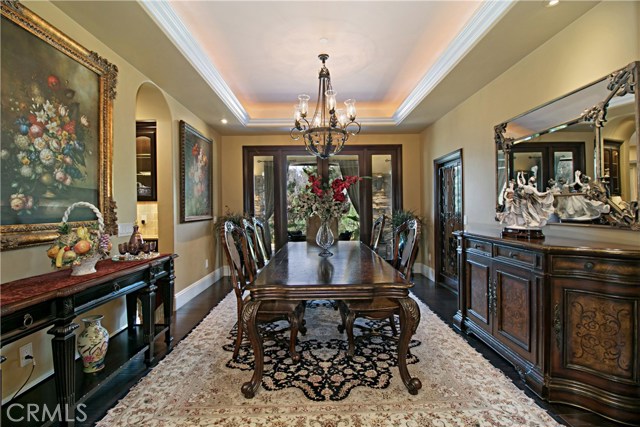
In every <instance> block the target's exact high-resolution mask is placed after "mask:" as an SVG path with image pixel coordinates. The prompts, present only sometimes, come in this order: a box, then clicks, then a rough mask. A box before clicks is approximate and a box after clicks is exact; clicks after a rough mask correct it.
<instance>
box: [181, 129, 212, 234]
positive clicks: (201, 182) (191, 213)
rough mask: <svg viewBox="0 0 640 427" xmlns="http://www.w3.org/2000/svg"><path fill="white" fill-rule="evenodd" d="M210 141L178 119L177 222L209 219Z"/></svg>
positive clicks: (210, 198)
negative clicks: (178, 219) (178, 178)
mask: <svg viewBox="0 0 640 427" xmlns="http://www.w3.org/2000/svg"><path fill="white" fill-rule="evenodd" d="M212 144H213V142H212V141H211V140H210V139H208V138H205V137H204V136H203V135H202V134H201V133H200V132H198V131H197V130H196V129H195V128H193V127H192V126H191V125H189V124H188V123H186V122H184V121H180V205H181V208H180V222H189V221H202V220H208V219H213V207H212V203H211V202H212V194H211V152H212Z"/></svg>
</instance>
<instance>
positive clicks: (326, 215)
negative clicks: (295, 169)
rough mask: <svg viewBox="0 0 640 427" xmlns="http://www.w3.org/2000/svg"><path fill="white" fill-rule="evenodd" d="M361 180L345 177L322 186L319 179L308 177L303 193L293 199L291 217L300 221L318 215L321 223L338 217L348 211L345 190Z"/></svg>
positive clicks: (354, 177) (314, 176)
mask: <svg viewBox="0 0 640 427" xmlns="http://www.w3.org/2000/svg"><path fill="white" fill-rule="evenodd" d="M361 179H362V178H360V177H358V176H345V177H343V178H336V179H334V180H333V181H331V183H330V184H328V185H323V183H322V180H321V179H320V177H318V176H316V175H309V184H307V186H306V187H305V191H304V192H301V193H300V194H298V195H297V197H295V198H294V199H293V202H292V211H293V212H292V213H293V215H294V216H296V217H298V218H300V219H306V218H308V217H310V216H312V215H318V216H319V217H320V219H321V220H323V221H326V220H328V219H330V218H338V217H340V216H341V215H342V214H344V213H346V211H347V210H348V209H349V203H348V200H347V194H346V192H347V189H349V187H351V186H352V185H354V184H356V183H357V182H358V181H360V180H361Z"/></svg>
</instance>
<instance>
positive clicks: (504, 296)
mask: <svg viewBox="0 0 640 427" xmlns="http://www.w3.org/2000/svg"><path fill="white" fill-rule="evenodd" d="M455 234H456V235H457V238H458V268H459V277H460V287H459V293H458V312H457V314H456V315H455V317H454V325H455V326H456V327H457V328H458V329H460V330H462V331H465V332H467V333H471V334H474V335H476V336H477V337H478V338H480V339H481V340H482V341H484V342H485V343H486V344H488V345H489V346H491V347H492V348H493V349H494V350H495V351H497V352H498V353H499V354H500V355H502V356H503V357H504V358H505V359H507V360H509V361H510V362H511V363H512V364H513V365H514V366H515V367H516V369H517V370H518V373H519V374H520V376H521V377H522V378H523V379H524V381H525V382H526V384H527V386H528V387H529V388H531V389H532V390H533V391H534V392H535V393H536V394H538V395H539V396H541V397H542V398H543V399H546V400H548V401H550V402H559V403H566V404H570V405H575V406H579V407H581V408H584V409H587V410H590V411H593V412H595V413H598V414H600V415H602V416H604V417H606V418H609V419H612V420H615V421H618V422H622V423H626V424H633V425H637V424H636V423H637V422H638V420H640V354H639V353H638V348H639V347H638V346H639V341H640V329H639V325H640V248H639V247H637V246H629V245H628V246H624V245H618V244H616V245H611V244H606V243H600V242H585V241H580V240H575V239H565V238H558V237H547V238H546V239H545V240H539V241H535V240H531V241H527V240H518V239H515V238H501V237H499V235H500V233H499V230H498V231H496V230H495V229H490V228H487V229H477V230H470V231H464V232H462V231H461V232H456V233H455Z"/></svg>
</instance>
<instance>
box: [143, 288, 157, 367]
mask: <svg viewBox="0 0 640 427" xmlns="http://www.w3.org/2000/svg"><path fill="white" fill-rule="evenodd" d="M156 289H158V287H157V286H156V285H155V284H153V283H150V284H149V286H148V287H146V288H144V289H143V290H142V291H141V292H140V302H141V303H142V333H143V340H144V342H145V344H147V345H148V346H149V348H148V349H147V351H146V352H145V353H144V363H145V364H146V365H147V366H151V365H152V364H153V360H154V355H153V353H154V348H153V342H154V340H155V329H156V316H155V311H156Z"/></svg>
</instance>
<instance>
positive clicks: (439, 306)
mask: <svg viewBox="0 0 640 427" xmlns="http://www.w3.org/2000/svg"><path fill="white" fill-rule="evenodd" d="M414 282H415V286H414V288H413V290H412V291H413V293H414V294H415V295H416V296H417V297H418V298H419V299H420V300H421V301H423V302H424V303H425V304H426V305H428V306H429V307H430V308H431V310H432V311H434V312H435V313H436V314H437V315H438V316H439V317H440V318H441V319H442V320H444V321H445V322H446V323H447V324H448V325H449V326H451V320H452V318H453V315H454V314H455V312H456V310H457V302H456V301H457V297H456V295H455V294H454V293H453V292H451V291H450V290H448V289H446V288H444V287H442V286H438V285H436V284H435V283H433V282H432V281H430V280H428V279H427V278H425V277H424V276H420V275H417V276H416V277H415V278H414ZM230 291H231V284H230V283H229V281H228V279H226V278H225V279H222V280H220V281H218V282H216V283H215V284H214V285H213V286H211V287H210V288H208V289H207V290H205V291H204V292H202V293H201V294H200V295H198V296H197V297H196V298H194V299H192V300H191V301H189V302H188V303H187V304H185V305H184V306H183V307H181V308H180V309H179V310H178V311H177V312H176V314H175V316H174V317H173V331H174V332H173V337H174V345H175V344H177V343H178V342H179V341H180V340H182V339H183V338H184V337H185V336H187V335H188V334H189V332H191V330H193V328H194V327H196V326H197V325H198V324H199V323H200V322H201V321H202V319H203V318H204V317H205V316H206V315H207V314H208V313H209V312H210V311H211V309H213V308H214V307H215V306H216V305H217V304H218V303H219V302H220V301H221V300H222V299H223V298H224V297H225V296H226V295H227V293H229V292H230ZM452 330H454V329H453V328H452ZM454 332H455V330H454ZM456 333H457V332H456ZM459 335H460V336H462V337H463V338H464V339H465V340H466V341H467V342H468V343H469V345H471V346H472V347H473V348H475V349H476V350H477V351H478V352H479V353H481V354H482V355H483V356H484V357H485V358H486V359H488V360H489V361H490V362H491V364H492V365H493V366H495V367H496V368H498V369H500V370H501V371H502V372H503V373H504V374H505V375H506V376H507V377H509V378H510V379H511V380H512V381H513V382H514V384H515V385H516V386H518V387H519V388H520V389H522V390H524V392H525V393H526V394H527V396H529V397H531V398H532V399H534V401H535V402H536V403H537V404H538V405H539V406H540V407H542V408H544V409H545V410H547V411H548V412H549V414H550V415H551V416H552V417H553V418H554V419H556V420H557V421H558V422H559V423H561V424H564V425H567V426H571V427H586V426H593V427H612V426H619V424H617V423H613V422H612V421H609V420H606V419H604V418H602V417H599V416H597V415H595V414H592V413H590V412H587V411H584V410H581V409H579V408H574V407H571V406H567V405H557V404H549V403H546V402H543V401H541V400H540V399H538V398H536V396H535V395H534V394H533V393H532V392H530V391H529V390H528V389H527V388H526V387H525V385H524V382H523V381H522V380H521V379H520V377H519V376H518V374H517V372H516V370H515V369H514V368H513V367H512V366H511V365H510V364H509V363H508V362H506V361H505V360H504V359H502V358H501V357H500V356H498V355H497V353H495V352H493V350H491V349H490V348H489V347H487V346H486V345H485V344H483V343H482V342H480V341H479V340H477V339H476V338H475V337H473V336H469V335H465V334H459ZM110 350H111V349H110ZM114 351H115V350H114ZM166 353H167V349H166V346H165V344H164V342H163V341H162V338H159V339H158V340H157V341H156V356H157V359H156V360H160V359H161V358H162V357H164V356H165V355H166ZM149 371H150V370H149V369H148V368H147V367H146V366H145V364H144V362H143V360H142V357H141V356H140V357H138V358H136V359H135V360H134V361H132V363H130V364H129V365H128V366H127V368H126V369H123V370H122V371H121V372H120V373H119V374H118V375H117V377H116V378H114V380H113V381H111V382H110V383H109V384H108V385H107V386H106V387H105V388H103V389H101V390H100V392H99V393H96V395H94V396H93V397H91V398H89V399H88V400H87V402H86V405H87V406H86V407H85V408H84V412H85V413H86V414H87V416H88V418H87V420H86V421H84V422H82V423H77V424H76V425H78V426H92V425H94V424H95V422H96V421H98V420H100V419H101V418H102V417H104V416H105V414H106V412H107V411H108V410H109V409H110V408H112V407H113V406H114V405H115V404H116V403H117V402H118V401H119V400H120V399H122V398H123V397H124V396H125V395H126V394H127V392H128V391H129V389H130V388H131V387H132V386H133V385H134V384H136V383H137V382H138V381H140V379H141V378H142V377H144V376H145V375H146V374H147V373H148V372H149ZM30 392H32V393H36V394H37V387H36V388H35V389H33V391H31V390H30Z"/></svg>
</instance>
